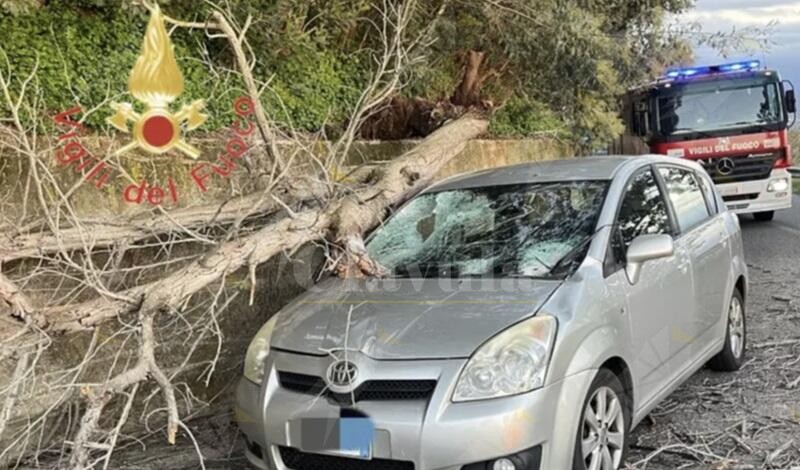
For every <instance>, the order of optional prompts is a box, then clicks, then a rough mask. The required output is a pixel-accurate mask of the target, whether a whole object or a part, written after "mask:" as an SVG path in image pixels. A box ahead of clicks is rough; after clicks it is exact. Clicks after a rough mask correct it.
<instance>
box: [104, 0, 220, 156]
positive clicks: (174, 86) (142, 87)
mask: <svg viewBox="0 0 800 470" xmlns="http://www.w3.org/2000/svg"><path fill="white" fill-rule="evenodd" d="M148 8H149V9H150V22H149V23H148V24H147V31H146V32H145V35H144V42H143V43H142V52H141V54H140V55H139V58H138V59H136V64H134V66H133V70H131V76H130V78H129V79H128V91H130V93H131V95H133V97H134V98H136V99H137V100H139V101H141V102H142V103H144V104H145V105H146V106H147V110H146V111H145V112H144V113H142V114H139V113H137V112H136V111H134V109H133V105H131V104H130V103H111V108H112V109H113V110H114V111H115V113H114V115H113V116H111V117H109V118H108V119H106V121H107V122H108V123H109V124H111V125H112V126H114V127H116V128H117V129H119V130H121V131H122V132H125V133H130V132H131V130H132V131H133V140H132V141H131V142H130V143H128V144H127V145H125V146H123V147H121V148H120V149H119V150H117V151H116V154H117V155H120V154H122V153H125V152H127V151H129V150H132V149H134V148H136V147H139V148H141V149H144V150H146V151H148V152H150V153H157V154H158V153H164V152H168V151H169V150H172V149H173V148H175V149H178V150H180V151H181V152H183V153H184V154H186V155H187V156H189V157H191V158H194V159H196V158H197V157H199V156H200V151H199V150H198V149H197V148H195V147H194V146H192V145H190V144H188V143H187V142H186V141H185V140H183V138H181V128H182V127H185V129H186V130H187V131H191V130H193V129H196V128H198V127H200V126H201V125H202V124H203V123H204V122H205V120H206V119H207V116H206V115H205V114H203V113H201V111H202V110H203V107H204V106H205V102H204V101H203V100H196V101H194V102H192V104H188V105H187V104H184V105H183V107H182V108H181V110H180V111H179V112H177V113H172V112H171V111H170V109H169V105H170V104H171V103H172V102H173V101H175V98H177V97H178V96H180V94H181V93H183V75H182V74H181V70H180V68H178V62H177V61H176V60H175V52H174V51H173V45H172V41H170V38H169V34H168V33H167V30H166V28H165V27H164V16H163V15H162V14H161V9H160V8H159V7H158V5H157V4H155V5H153V6H149V5H148ZM129 123H133V129H131V128H130V127H129Z"/></svg>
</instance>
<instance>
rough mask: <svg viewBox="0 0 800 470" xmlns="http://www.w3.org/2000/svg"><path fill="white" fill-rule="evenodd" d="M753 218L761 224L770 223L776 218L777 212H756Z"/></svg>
mask: <svg viewBox="0 0 800 470" xmlns="http://www.w3.org/2000/svg"><path fill="white" fill-rule="evenodd" d="M753 217H755V219H756V220H757V221H759V222H769V221H770V220H772V219H773V218H774V217H775V211H764V212H754V213H753Z"/></svg>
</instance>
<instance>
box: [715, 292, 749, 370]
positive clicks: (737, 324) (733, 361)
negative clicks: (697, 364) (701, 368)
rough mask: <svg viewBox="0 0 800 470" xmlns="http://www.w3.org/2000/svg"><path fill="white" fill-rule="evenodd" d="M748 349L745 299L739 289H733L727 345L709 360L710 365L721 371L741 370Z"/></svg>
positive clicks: (727, 328)
mask: <svg viewBox="0 0 800 470" xmlns="http://www.w3.org/2000/svg"><path fill="white" fill-rule="evenodd" d="M746 350H747V321H746V315H745V308H744V299H743V298H742V293H741V292H739V289H736V290H734V291H733V296H732V297H731V303H730V305H729V306H728V315H727V319H726V326H725V345H724V346H723V348H722V351H720V352H719V353H718V354H717V355H716V356H714V357H712V358H711V360H710V361H708V367H710V368H711V369H713V370H717V371H721V372H733V371H736V370H739V368H740V367H742V363H743V362H744V355H745V351H746Z"/></svg>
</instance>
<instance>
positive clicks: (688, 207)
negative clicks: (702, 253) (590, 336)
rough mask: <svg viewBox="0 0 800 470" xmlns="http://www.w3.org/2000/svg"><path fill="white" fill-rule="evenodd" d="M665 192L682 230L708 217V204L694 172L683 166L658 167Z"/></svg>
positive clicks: (690, 227) (688, 228)
mask: <svg viewBox="0 0 800 470" xmlns="http://www.w3.org/2000/svg"><path fill="white" fill-rule="evenodd" d="M659 172H660V173H661V177H662V178H663V179H664V185H665V186H666V188H667V194H668V195H669V199H670V201H671V202H672V207H673V209H674V210H675V217H676V218H677V219H678V226H679V227H680V229H681V231H682V232H685V231H687V230H691V229H692V227H695V226H696V225H698V224H700V223H702V222H703V221H704V220H706V219H708V217H709V212H708V205H707V204H706V198H705V196H704V195H703V191H702V190H701V189H700V185H699V184H698V183H697V179H696V178H695V175H694V172H693V171H691V170H686V169H683V168H676V167H662V168H659Z"/></svg>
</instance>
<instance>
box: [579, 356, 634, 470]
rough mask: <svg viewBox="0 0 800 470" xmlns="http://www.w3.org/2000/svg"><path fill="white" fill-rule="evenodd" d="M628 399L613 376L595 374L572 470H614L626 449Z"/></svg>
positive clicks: (617, 467) (584, 410) (622, 459)
mask: <svg viewBox="0 0 800 470" xmlns="http://www.w3.org/2000/svg"><path fill="white" fill-rule="evenodd" d="M627 401H628V399H627V395H626V394H625V391H624V390H623V388H622V384H621V383H620V381H619V379H618V378H617V376H616V375H614V374H613V373H612V372H611V371H609V370H607V369H601V370H600V371H599V372H598V373H597V377H595V379H594V381H593V382H592V385H591V387H589V393H587V395H586V399H585V400H584V403H583V412H582V413H581V422H580V425H579V426H578V435H577V438H576V439H575V455H574V457H573V459H572V460H573V461H572V468H573V470H617V469H619V468H620V467H621V466H622V463H623V462H624V461H625V454H626V452H627V449H628V429H629V428H630V422H631V419H630V412H629V411H628V410H629V407H628V402H627Z"/></svg>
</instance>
